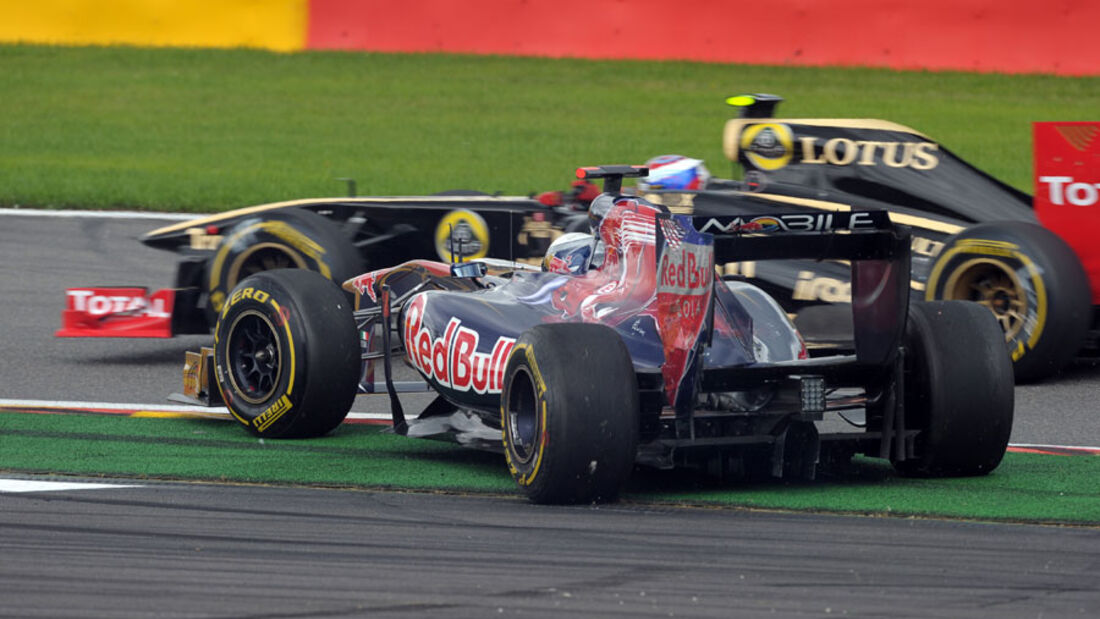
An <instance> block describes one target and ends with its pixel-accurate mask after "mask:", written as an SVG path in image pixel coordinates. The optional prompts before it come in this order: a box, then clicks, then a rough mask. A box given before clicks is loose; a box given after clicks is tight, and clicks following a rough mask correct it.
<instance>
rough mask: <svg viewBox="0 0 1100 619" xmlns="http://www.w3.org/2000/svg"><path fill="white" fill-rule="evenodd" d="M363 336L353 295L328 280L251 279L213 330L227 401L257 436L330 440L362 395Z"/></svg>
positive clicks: (298, 275) (293, 273) (295, 273)
mask: <svg viewBox="0 0 1100 619" xmlns="http://www.w3.org/2000/svg"><path fill="white" fill-rule="evenodd" d="M357 335H358V331H357V329H356V326H355V320H354V319H353V318H352V312H351V306H350V304H349V303H348V300H347V296H346V295H345V294H344V293H343V291H341V290H340V289H339V288H338V287H337V286H336V285H335V284H333V283H332V282H331V281H329V280H327V279H326V278H325V277H323V276H322V275H320V274H318V273H313V272H311V271H301V270H281V271H271V272H265V273H259V274H257V275H253V276H251V277H248V278H246V279H245V280H243V281H242V282H241V283H240V284H238V285H237V287H236V288H234V289H233V291H232V293H231V294H230V295H229V298H228V299H227V301H226V305H225V307H224V309H223V311H222V314H221V316H220V317H219V318H218V323H217V326H216V328H215V330H214V367H215V375H216V378H217V383H218V389H219V390H220V391H221V394H222V399H223V400H224V401H225V403H226V406H227V407H228V408H229V412H230V413H232V415H233V417H234V418H235V419H236V420H237V421H238V422H240V423H241V424H242V425H244V426H245V427H246V428H247V429H248V431H249V432H251V433H252V434H254V435H256V436H260V437H265V438H299V437H310V436H320V435H323V434H327V433H328V432H330V431H331V430H333V429H334V428H336V426H338V425H340V423H341V422H342V421H343V420H344V417H345V416H347V413H348V410H350V409H351V404H352V401H353V400H354V399H355V395H356V393H357V390H358V383H359V366H360V352H359V342H358V337H357Z"/></svg>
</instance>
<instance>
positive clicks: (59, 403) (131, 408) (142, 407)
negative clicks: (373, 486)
mask: <svg viewBox="0 0 1100 619" xmlns="http://www.w3.org/2000/svg"><path fill="white" fill-rule="evenodd" d="M4 407H12V408H58V409H74V410H88V411H95V410H109V411H119V412H137V411H143V412H144V411H148V412H153V413H158V412H163V413H199V414H206V415H212V416H214V415H216V416H219V417H220V416H224V417H226V418H227V419H228V418H229V410H228V409H227V408H225V407H224V406H189V405H184V404H129V403H120V402H76V401H66V400H0V409H2V408H4ZM347 418H348V419H364V420H387V421H388V420H390V419H391V418H392V417H391V416H390V414H389V413H348V416H347Z"/></svg>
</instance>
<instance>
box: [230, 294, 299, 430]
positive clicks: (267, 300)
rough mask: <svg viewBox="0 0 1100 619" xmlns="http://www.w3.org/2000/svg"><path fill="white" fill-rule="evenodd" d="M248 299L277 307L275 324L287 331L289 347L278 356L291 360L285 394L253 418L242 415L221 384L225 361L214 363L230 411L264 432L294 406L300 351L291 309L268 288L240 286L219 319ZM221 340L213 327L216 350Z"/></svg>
mask: <svg viewBox="0 0 1100 619" xmlns="http://www.w3.org/2000/svg"><path fill="white" fill-rule="evenodd" d="M245 300H248V301H252V302H254V303H259V304H260V305H268V306H270V307H271V309H272V310H274V313H273V315H272V316H273V317H274V323H275V326H276V328H282V330H283V332H284V333H285V334H286V351H287V355H286V357H285V358H283V359H280V360H279V361H280V363H282V362H284V361H289V364H288V365H289V368H288V372H287V382H286V391H285V392H284V393H283V395H282V397H280V398H279V399H278V400H276V401H275V402H274V403H273V404H272V405H270V406H269V407H268V408H267V409H265V410H264V411H263V412H261V413H260V414H259V415H257V416H256V417H254V418H253V419H252V420H251V422H250V421H249V420H248V419H245V418H243V417H242V416H241V415H240V414H239V413H238V412H237V411H236V410H234V405H235V403H236V399H235V398H232V397H226V395H227V394H226V393H225V390H224V389H223V388H222V383H223V382H225V375H224V374H223V372H224V371H225V370H224V369H223V368H222V365H221V364H215V371H216V372H217V374H218V380H217V383H218V391H219V392H220V393H221V395H222V401H223V402H225V403H226V405H227V406H226V407H227V408H228V409H229V412H230V413H232V415H233V416H234V417H236V418H237V421H240V422H241V423H243V424H245V425H252V426H253V427H255V428H256V429H257V430H259V431H261V432H262V431H264V430H266V429H267V428H268V427H270V426H271V424H273V423H275V421H277V420H278V419H279V418H281V417H282V416H283V415H285V414H286V413H287V412H289V411H290V409H291V408H293V404H292V402H291V400H290V396H291V395H292V394H293V392H294V377H295V373H296V371H297V355H296V353H295V351H294V348H295V346H294V334H293V333H292V332H291V330H290V315H289V312H288V311H287V309H285V308H283V307H282V306H280V305H279V304H278V303H277V302H276V301H275V299H273V298H271V293H270V292H267V291H266V290H262V289H260V288H254V287H251V286H250V287H247V288H241V289H238V290H235V291H234V292H233V294H232V296H230V297H229V302H228V303H226V304H225V307H224V308H223V309H222V313H221V318H220V319H219V321H220V320H225V318H226V316H227V315H228V314H229V311H230V310H231V309H232V308H233V307H235V306H236V305H237V304H238V303H240V302H242V301H245ZM218 344H219V339H218V330H217V329H215V330H214V347H215V349H216V350H217V349H218V348H219V346H218Z"/></svg>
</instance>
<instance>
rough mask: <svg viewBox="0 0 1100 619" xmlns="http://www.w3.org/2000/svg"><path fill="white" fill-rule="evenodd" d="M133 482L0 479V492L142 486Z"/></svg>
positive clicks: (108, 488) (107, 488)
mask: <svg viewBox="0 0 1100 619" xmlns="http://www.w3.org/2000/svg"><path fill="white" fill-rule="evenodd" d="M142 487H143V486H140V485H134V484H92V483H78V482H71V481H37V480H31V479H0V492H57V491H61V490H110V489H112V488H142Z"/></svg>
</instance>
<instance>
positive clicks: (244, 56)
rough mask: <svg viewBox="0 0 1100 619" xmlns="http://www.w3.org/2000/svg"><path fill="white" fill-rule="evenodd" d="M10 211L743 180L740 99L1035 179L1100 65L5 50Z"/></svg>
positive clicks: (1007, 176)
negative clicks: (1056, 68) (861, 121)
mask: <svg viewBox="0 0 1100 619" xmlns="http://www.w3.org/2000/svg"><path fill="white" fill-rule="evenodd" d="M0 92H2V93H3V114H2V115H0V206H10V205H14V204H19V205H24V206H46V207H82V208H88V207H92V208H103V207H130V208H146V209H153V210H191V211H213V210H225V209H228V208H235V207H240V206H246V205H249V204H257V203H261V202H268V201H275V200H285V199H290V198H302V197H319V196H331V195H342V193H343V192H344V184H343V183H340V182H337V181H336V180H335V179H337V178H340V177H352V178H355V179H357V180H358V186H359V193H360V194H363V195H399V194H425V193H432V192H436V191H442V190H447V189H460V188H466V189H481V190H485V191H497V190H499V191H503V192H506V193H513V194H514V193H520V194H526V193H528V192H533V191H544V190H548V189H558V188H563V187H565V186H566V185H568V183H569V181H570V180H572V178H573V177H572V173H573V170H574V169H575V168H576V167H577V166H579V165H594V164H605V163H642V162H644V161H645V160H646V159H648V158H650V157H652V156H655V155H658V154H664V153H681V154H685V155H691V156H696V157H701V158H704V159H705V160H706V161H707V163H708V166H709V167H710V169H711V171H712V172H714V173H716V174H718V175H722V176H729V175H731V174H732V171H731V166H730V164H729V162H728V161H726V160H725V159H724V157H723V155H722V151H721V144H722V140H721V133H722V127H723V125H724V123H725V121H726V120H727V119H728V118H730V117H732V116H733V115H735V111H734V110H733V109H731V108H729V107H727V106H726V105H724V103H723V101H724V99H725V98H726V97H727V96H728V95H731V94H737V93H745V92H770V93H776V94H780V95H782V96H784V97H785V98H786V99H787V101H786V102H785V103H783V104H782V106H781V107H780V112H781V115H783V116H786V117H788V118H798V117H849V118H853V117H854V118H883V119H886V120H892V121H895V122H899V123H902V124H905V125H909V126H911V127H913V128H915V129H917V130H919V131H922V132H924V133H926V134H928V135H930V136H932V137H933V138H935V139H937V140H939V141H940V142H942V143H943V144H945V145H946V146H947V147H948V148H950V149H952V150H954V151H955V152H956V153H958V154H959V155H961V156H963V157H964V158H966V159H968V160H970V161H971V162H972V163H974V164H975V165H977V166H978V167H979V168H981V169H983V170H986V171H988V172H989V173H991V174H993V175H994V176H997V177H999V178H1002V179H1004V180H1005V181H1007V182H1009V183H1010V184H1013V185H1015V186H1016V187H1019V188H1021V189H1024V190H1028V191H1030V190H1031V185H1032V181H1031V122H1032V121H1036V120H1097V119H1098V117H1100V114H1098V112H1097V111H1098V110H1100V78H1094V77H1093V78H1066V77H1053V76H1036V75H1031V76H1006V75H979V74H969V73H931V72H899V71H889V70H878V69H828V68H806V67H761V66H745V65H730V64H703V63H690V62H641V61H618V62H613V61H591V60H578V59H538V58H510V57H500V56H496V57H493V56H463V55H440V54H411V55H403V54H374V53H353V52H303V53H297V54H280V53H273V52H265V51H258V50H201V49H141V48H128V47H54V46H33V45H0Z"/></svg>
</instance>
